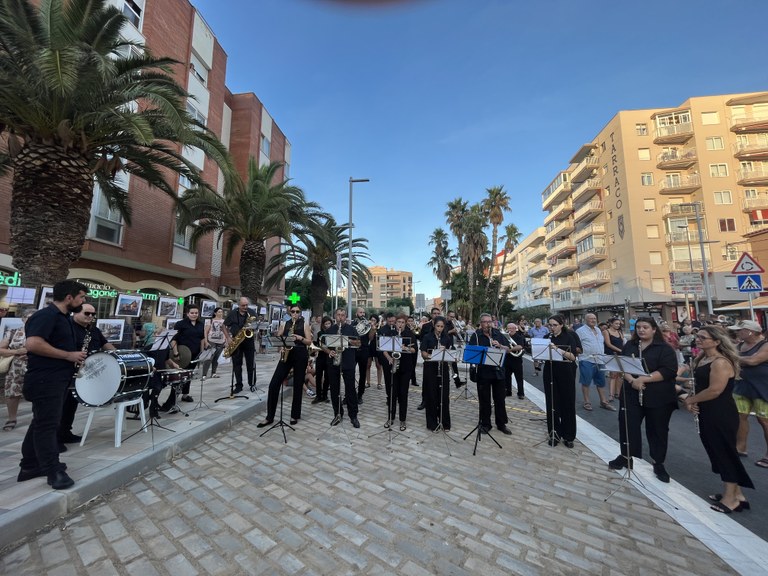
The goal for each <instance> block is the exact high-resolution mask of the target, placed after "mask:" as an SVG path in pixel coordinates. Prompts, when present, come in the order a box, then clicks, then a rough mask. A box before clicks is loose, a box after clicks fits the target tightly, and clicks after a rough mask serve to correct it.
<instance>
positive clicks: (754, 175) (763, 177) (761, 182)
mask: <svg viewBox="0 0 768 576" xmlns="http://www.w3.org/2000/svg"><path fill="white" fill-rule="evenodd" d="M736 183H737V184H739V185H741V186H768V169H767V168H753V169H751V170H749V169H746V168H742V169H741V170H739V179H738V180H737V181H736Z"/></svg>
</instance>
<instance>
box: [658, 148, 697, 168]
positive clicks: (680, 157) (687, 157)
mask: <svg viewBox="0 0 768 576" xmlns="http://www.w3.org/2000/svg"><path fill="white" fill-rule="evenodd" d="M695 163H696V148H684V149H682V150H667V151H666V152H662V153H661V154H659V155H658V156H657V157H656V167H657V168H660V169H662V170H663V169H676V168H689V167H691V166H693V165H694V164H695Z"/></svg>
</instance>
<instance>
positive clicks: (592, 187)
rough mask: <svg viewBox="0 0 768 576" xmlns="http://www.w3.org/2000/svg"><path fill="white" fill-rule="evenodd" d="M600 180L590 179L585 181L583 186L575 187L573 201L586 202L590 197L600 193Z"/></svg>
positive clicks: (572, 195)
mask: <svg viewBox="0 0 768 576" xmlns="http://www.w3.org/2000/svg"><path fill="white" fill-rule="evenodd" d="M600 188H601V186H600V180H599V179H597V178H590V179H589V180H584V182H582V183H581V184H578V185H577V186H574V188H573V192H571V200H573V201H574V202H576V201H577V200H586V199H587V198H589V197H590V196H593V195H595V194H597V193H598V192H599V191H600Z"/></svg>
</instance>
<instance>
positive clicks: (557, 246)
mask: <svg viewBox="0 0 768 576" xmlns="http://www.w3.org/2000/svg"><path fill="white" fill-rule="evenodd" d="M573 252H576V244H574V243H573V242H572V241H571V240H559V241H557V242H555V243H554V244H552V245H551V247H550V248H548V249H547V257H548V258H562V257H564V256H567V255H568V254H572V253H573Z"/></svg>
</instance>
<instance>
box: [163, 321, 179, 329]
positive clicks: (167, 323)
mask: <svg viewBox="0 0 768 576" xmlns="http://www.w3.org/2000/svg"><path fill="white" fill-rule="evenodd" d="M179 320H181V318H166V319H165V328H166V330H173V327H174V326H175V325H176V322H178V321H179Z"/></svg>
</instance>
